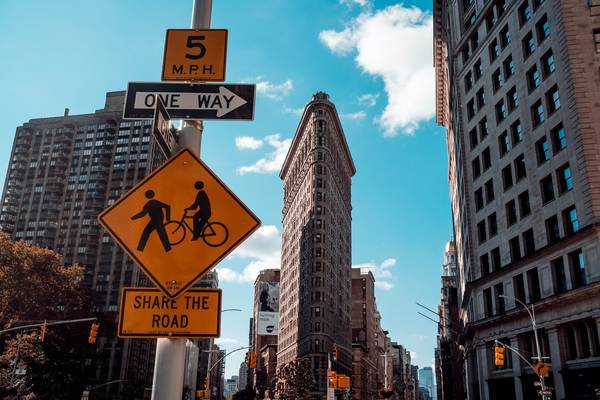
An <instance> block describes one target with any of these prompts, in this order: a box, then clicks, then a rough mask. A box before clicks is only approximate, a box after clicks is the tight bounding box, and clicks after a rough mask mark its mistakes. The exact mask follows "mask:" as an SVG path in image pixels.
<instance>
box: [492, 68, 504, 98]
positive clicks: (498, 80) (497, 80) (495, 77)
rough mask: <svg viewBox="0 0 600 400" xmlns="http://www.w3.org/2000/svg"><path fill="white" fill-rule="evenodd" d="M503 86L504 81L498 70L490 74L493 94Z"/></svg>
mask: <svg viewBox="0 0 600 400" xmlns="http://www.w3.org/2000/svg"><path fill="white" fill-rule="evenodd" d="M503 84H504V79H503V78H502V73H501V72H500V68H498V69H497V70H496V71H494V73H493V74H492V86H493V88H494V92H496V91H497V90H498V89H500V88H501V87H502V85H503Z"/></svg>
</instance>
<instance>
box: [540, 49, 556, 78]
mask: <svg viewBox="0 0 600 400" xmlns="http://www.w3.org/2000/svg"><path fill="white" fill-rule="evenodd" d="M555 70H556V64H555V63H554V55H553V54H552V50H548V51H547V52H546V54H544V55H543V56H542V71H544V77H548V76H549V75H550V74H552V73H553V72H554V71H555Z"/></svg>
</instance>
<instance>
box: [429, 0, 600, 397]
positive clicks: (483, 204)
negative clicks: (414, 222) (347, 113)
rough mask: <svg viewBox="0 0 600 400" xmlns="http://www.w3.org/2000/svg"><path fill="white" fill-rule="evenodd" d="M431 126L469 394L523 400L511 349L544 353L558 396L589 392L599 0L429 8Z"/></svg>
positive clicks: (596, 272) (596, 235) (597, 296)
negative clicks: (439, 130) (443, 185)
mask: <svg viewBox="0 0 600 400" xmlns="http://www.w3.org/2000/svg"><path fill="white" fill-rule="evenodd" d="M434 21H435V26H434V45H435V51H434V55H435V67H436V88H437V94H436V95H437V121H438V123H439V124H441V125H443V126H444V127H445V128H446V129H447V135H446V136H447V141H448V153H449V178H450V192H451V193H450V195H451V203H452V212H453V222H454V233H455V240H456V250H457V262H458V271H459V282H458V288H459V296H460V300H459V301H460V304H461V318H462V320H463V321H462V322H463V324H464V331H463V332H464V336H463V341H464V348H465V357H466V376H467V382H466V386H467V394H468V398H470V399H479V398H480V399H532V398H536V397H537V388H536V387H535V386H534V381H535V380H536V378H535V376H534V375H533V374H532V373H531V368H530V367H529V366H527V365H526V364H525V363H523V362H522V361H521V359H519V358H518V357H517V356H516V354H512V353H511V352H508V353H507V362H506V365H505V366H503V367H496V366H494V363H493V357H492V354H491V352H492V350H491V349H492V344H493V343H494V341H495V340H498V341H500V342H504V343H506V344H508V345H510V346H512V347H514V348H516V349H518V350H519V351H520V352H522V353H523V354H525V355H526V357H528V358H530V359H531V356H532V355H534V354H535V353H536V351H537V350H536V345H535V343H534V342H535V339H534V332H533V329H532V322H531V320H530V317H529V315H528V313H527V311H526V310H525V309H524V308H523V306H522V305H521V303H525V304H528V306H530V307H532V306H534V307H535V317H536V320H537V325H538V333H539V337H540V342H541V343H540V347H541V353H542V354H541V356H543V357H549V359H548V361H550V362H551V363H552V372H551V374H550V376H549V377H548V379H547V381H548V382H549V384H550V385H551V386H552V387H553V389H554V392H555V396H556V398H557V399H563V398H565V396H566V394H568V396H569V397H572V398H591V397H593V396H594V393H593V391H594V390H595V389H597V388H599V387H598V385H599V384H598V379H597V377H598V374H599V373H600V370H599V369H598V367H597V366H595V364H593V362H592V360H593V359H594V357H598V356H600V343H599V341H598V330H599V326H600V314H599V312H598V311H599V310H600V243H599V239H600V228H599V226H600V224H599V223H600V174H598V170H599V168H600V162H599V158H598V154H600V140H599V138H600V113H598V111H597V106H596V105H597V104H596V103H597V99H598V98H600V79H599V78H598V69H599V67H600V58H599V57H598V54H599V52H600V33H599V31H598V28H600V4H599V3H598V2H595V1H589V2H584V1H576V0H519V1H512V2H511V1H509V0H494V1H488V2H482V1H474V0H465V1H461V2H453V3H450V2H446V1H444V0H436V1H435V4H434Z"/></svg>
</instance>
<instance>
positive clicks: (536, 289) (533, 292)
mask: <svg viewBox="0 0 600 400" xmlns="http://www.w3.org/2000/svg"><path fill="white" fill-rule="evenodd" d="M527 283H528V286H529V301H530V302H532V303H533V302H536V301H538V300H540V299H541V298H542V296H541V292H540V276H539V274H538V270H537V268H532V269H530V270H529V271H527Z"/></svg>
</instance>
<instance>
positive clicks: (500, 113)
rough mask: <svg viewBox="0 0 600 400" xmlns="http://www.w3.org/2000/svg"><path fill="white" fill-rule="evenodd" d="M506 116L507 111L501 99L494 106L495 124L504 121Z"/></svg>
mask: <svg viewBox="0 0 600 400" xmlns="http://www.w3.org/2000/svg"><path fill="white" fill-rule="evenodd" d="M507 115H508V111H507V110H506V104H504V99H502V100H500V101H499V102H498V104H496V124H500V122H502V121H504V120H505V119H506V116H507Z"/></svg>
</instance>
